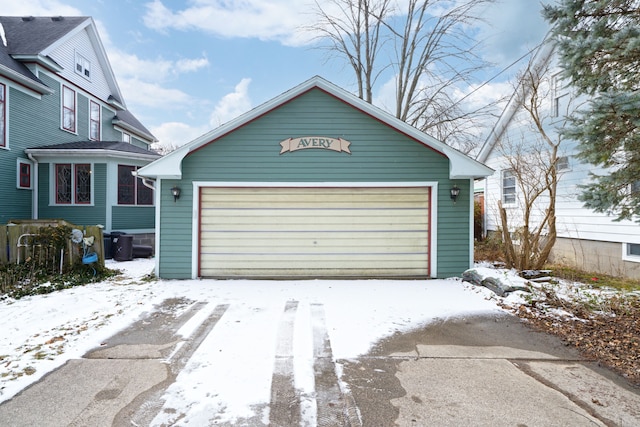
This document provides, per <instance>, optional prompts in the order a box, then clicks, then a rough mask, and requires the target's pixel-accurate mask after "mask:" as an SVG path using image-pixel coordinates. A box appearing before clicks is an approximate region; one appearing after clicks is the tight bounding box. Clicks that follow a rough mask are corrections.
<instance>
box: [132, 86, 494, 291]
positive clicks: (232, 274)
mask: <svg viewBox="0 0 640 427" xmlns="http://www.w3.org/2000/svg"><path fill="white" fill-rule="evenodd" d="M491 172H492V171H491V169H489V168H487V167H486V166H484V165H482V164H480V163H478V162H476V161H474V160H473V159H471V158H469V157H467V156H465V155H463V154H462V153H460V152H458V151H456V150H454V149H452V148H451V147H449V146H447V145H445V144H443V143H441V142H439V141H437V140H435V139H433V138H431V137H430V136H428V135H426V134H424V133H423V132H420V131H418V130H417V129H415V128H413V127H411V126H409V125H407V124H406V123H403V122H401V121H399V120H397V119H396V118H395V117H393V116H391V115H389V114H388V113H386V112H384V111H382V110H380V109H378V108H376V107H375V106H372V105H370V104H368V103H365V102H363V101H362V100H361V99H359V98H357V97H355V96H354V95H352V94H350V93H348V92H346V91H344V90H342V89H340V88H338V87H337V86H335V85H333V84H331V83H329V82H327V81H326V80H324V79H322V78H320V77H314V78H312V79H310V80H308V81H306V82H304V83H303V84H301V85H299V86H297V87H295V88H293V89H291V90H289V91H288V92H285V93H283V94H282V95H280V96H278V97H276V98H274V99H272V100H271V101H269V102H267V103H265V104H263V105H261V106H259V107H257V108H255V109H253V110H251V111H249V112H248V113H246V114H244V115H242V116H240V117H238V118H237V119H235V120H232V121H231V122H229V123H227V124H225V125H223V126H221V127H219V128H217V129H214V130H212V131H211V132H209V133H207V134H205V135H203V136H201V137H200V138H198V139H196V140H194V141H192V142H190V143H188V144H186V145H185V146H183V147H180V148H179V149H178V150H176V151H174V152H172V153H170V154H168V155H166V156H165V157H163V158H161V159H158V160H156V161H155V162H153V163H151V164H149V165H147V166H146V167H144V168H142V169H140V170H139V172H138V175H139V176H141V177H142V178H144V179H145V180H147V181H148V183H152V185H154V186H155V187H156V190H157V191H156V192H155V194H156V198H157V200H156V207H157V213H156V233H157V235H156V245H157V247H156V274H157V275H158V276H159V277H162V278H178V279H179V278H272V279H310V278H348V279H353V278H436V277H450V276H458V275H460V274H461V273H462V272H463V271H464V270H465V269H467V268H469V267H470V265H471V264H472V262H473V255H472V254H473V225H472V224H473V222H472V220H473V218H472V215H473V197H472V192H473V186H472V185H473V179H474V178H479V177H484V176H487V175H489V174H490V173H491ZM452 190H455V191H452ZM452 193H457V197H455V198H454V197H453V196H452Z"/></svg>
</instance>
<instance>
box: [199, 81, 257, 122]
mask: <svg viewBox="0 0 640 427" xmlns="http://www.w3.org/2000/svg"><path fill="white" fill-rule="evenodd" d="M250 83H251V79H247V78H244V79H242V80H240V83H238V84H237V85H236V87H235V88H234V91H233V92H231V93H228V94H226V95H225V96H223V97H222V99H221V100H220V101H218V104H216V106H215V108H214V110H213V113H212V114H211V120H210V121H209V123H210V124H211V126H213V127H217V126H220V125H221V124H223V123H226V122H228V121H229V120H231V119H234V118H236V117H238V116H239V115H241V114H242V113H246V112H247V111H249V110H250V109H251V99H250V98H249V84H250Z"/></svg>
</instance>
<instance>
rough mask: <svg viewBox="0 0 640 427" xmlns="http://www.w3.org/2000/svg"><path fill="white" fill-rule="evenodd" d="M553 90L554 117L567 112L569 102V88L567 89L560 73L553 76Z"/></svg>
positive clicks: (552, 114) (552, 113)
mask: <svg viewBox="0 0 640 427" xmlns="http://www.w3.org/2000/svg"><path fill="white" fill-rule="evenodd" d="M551 90H552V96H553V104H552V107H551V108H552V111H551V116H552V117H561V116H564V115H566V114H567V109H568V106H569V105H568V104H569V90H568V89H567V87H566V85H565V84H564V81H563V79H562V75H561V74H560V73H558V74H556V75H554V76H553V77H552V78H551Z"/></svg>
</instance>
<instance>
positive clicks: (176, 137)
mask: <svg viewBox="0 0 640 427" xmlns="http://www.w3.org/2000/svg"><path fill="white" fill-rule="evenodd" d="M250 84H251V79H248V78H245V79H242V80H241V81H240V82H239V83H238V84H237V85H236V86H235V88H234V90H233V92H230V93H228V94H226V95H225V96H223V97H222V99H220V101H218V103H217V104H216V106H215V108H214V110H213V112H212V113H211V118H210V122H209V124H208V126H209V127H207V126H191V125H189V124H186V123H181V122H165V123H162V124H161V125H159V126H155V127H152V128H151V129H150V130H151V133H153V135H155V137H156V138H158V140H159V141H160V142H159V144H160V145H163V146H164V147H180V146H182V145H184V144H186V143H187V142H190V141H192V140H194V139H196V138H197V137H199V136H201V135H203V134H205V133H206V132H209V131H210V130H212V129H215V128H217V127H218V126H220V125H221V124H224V123H226V122H228V121H229V120H231V119H234V118H236V117H238V116H240V115H241V114H243V113H245V112H247V111H248V110H250V109H251V99H250V98H249V93H248V92H249V85H250Z"/></svg>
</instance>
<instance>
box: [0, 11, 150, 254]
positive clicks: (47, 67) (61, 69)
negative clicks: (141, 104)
mask: <svg viewBox="0 0 640 427" xmlns="http://www.w3.org/2000/svg"><path fill="white" fill-rule="evenodd" d="M0 35H1V36H2V37H1V40H0V170H2V174H0V183H2V187H3V188H4V189H5V190H4V191H5V194H4V196H3V198H4V200H3V202H2V207H1V208H0V224H6V223H7V222H9V221H11V220H24V219H64V220H67V221H69V222H71V223H73V224H77V225H96V224H101V225H104V227H105V228H104V231H105V232H110V231H113V230H117V231H123V232H127V233H133V234H139V235H143V236H144V235H146V236H147V237H149V236H153V233H154V226H155V207H154V197H153V190H152V189H150V188H149V187H146V186H144V185H143V182H142V180H140V179H137V178H135V176H134V175H133V174H132V172H135V171H136V170H137V169H138V168H140V167H142V166H144V165H146V164H147V163H149V162H151V161H152V160H155V159H157V158H158V157H160V156H159V155H158V154H157V153H155V152H154V151H151V150H150V144H151V143H153V142H154V141H155V138H154V137H153V135H151V133H150V132H149V131H148V130H147V129H146V128H145V127H144V126H143V125H142V124H141V123H140V122H139V121H138V120H137V119H136V118H135V117H134V116H133V115H132V114H131V113H130V112H129V111H128V110H127V108H126V105H125V103H124V99H123V98H122V94H121V92H120V89H119V88H118V84H117V82H116V79H115V76H114V74H113V71H112V69H111V66H110V65H109V61H108V59H107V55H106V53H105V51H104V48H103V46H102V43H101V42H100V39H99V37H98V32H97V30H96V25H95V23H94V22H93V20H92V18H90V17H24V18H21V17H0ZM141 241H143V242H144V240H141Z"/></svg>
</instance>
